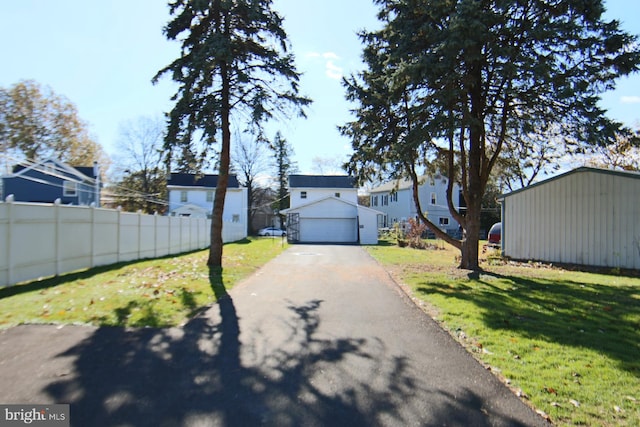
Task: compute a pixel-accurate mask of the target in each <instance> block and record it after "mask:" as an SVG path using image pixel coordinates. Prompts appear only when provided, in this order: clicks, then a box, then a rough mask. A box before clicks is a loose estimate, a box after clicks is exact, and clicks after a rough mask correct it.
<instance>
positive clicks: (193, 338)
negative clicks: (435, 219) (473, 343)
mask: <svg viewBox="0 0 640 427" xmlns="http://www.w3.org/2000/svg"><path fill="white" fill-rule="evenodd" d="M212 286H213V287H214V290H215V291H216V292H217V293H218V294H219V295H220V297H221V300H220V302H219V304H217V305H214V306H213V307H211V308H210V309H209V310H207V311H206V312H205V313H203V314H202V315H200V316H198V317H197V318H195V319H193V320H192V321H190V322H189V323H188V324H187V325H185V326H184V327H183V328H172V329H151V328H145V329H130V330H124V329H120V328H92V327H84V326H64V327H56V326H35V325H34V326H20V327H16V328H11V329H9V330H5V331H2V332H0V384H2V386H1V387H0V403H27V402H28V403H71V420H72V425H77V426H182V425H184V426H244V425H247V426H255V425H270V426H341V425H345V426H347V425H349V426H354V425H358V426H411V425H413V426H431V425H433V426H436V425H437V426H440V425H447V426H474V425H475V426H525V425H526V426H533V425H545V424H546V423H545V422H544V421H543V420H542V419H541V418H540V417H538V416H537V415H536V414H535V413H534V412H533V411H532V410H531V409H529V408H528V407H527V406H526V405H524V404H523V403H522V402H520V400H519V399H518V398H517V397H515V396H514V395H513V394H512V393H511V392H510V391H509V390H508V389H507V388H506V387H504V386H503V385H502V384H501V383H500V382H499V381H498V380H497V379H496V378H494V376H493V375H492V374H491V373H490V372H487V371H486V370H485V369H483V368H482V367H481V366H480V365H479V364H478V363H477V362H476V361H475V360H474V359H473V358H472V357H471V356H469V355H468V354H467V353H466V352H465V351H464V350H463V349H462V348H461V347H460V346H459V345H458V344H457V343H456V342H455V341H454V340H452V339H451V338H450V337H449V336H448V335H447V334H446V333H444V332H443V331H442V330H441V329H440V328H439V327H438V326H437V324H436V323H435V322H433V321H432V320H431V319H430V318H429V317H427V316H426V315H425V314H424V313H423V312H422V311H421V310H419V309H418V308H417V307H415V306H414V305H413V303H412V302H411V301H410V300H409V299H408V298H407V297H406V296H405V295H404V294H403V293H402V291H401V290H400V289H399V288H398V287H397V286H396V285H395V283H393V281H392V280H391V279H390V278H389V276H388V274H387V273H386V272H385V271H384V269H382V268H381V267H380V266H379V265H378V264H377V263H376V262H375V261H374V260H373V259H371V258H370V257H369V255H368V254H367V253H366V252H365V251H364V250H363V249H362V248H360V247H357V246H331V245H295V246H292V247H291V248H289V249H288V250H287V251H286V252H285V253H283V254H281V255H280V256H279V257H277V258H276V259H274V260H273V261H271V262H270V263H268V264H267V265H265V266H264V267H263V268H262V269H261V270H259V271H258V272H257V273H256V274H254V275H253V276H252V277H250V278H249V279H247V280H246V281H244V282H243V283H241V284H239V285H238V286H236V287H235V288H234V289H232V290H231V291H230V292H229V294H226V293H225V292H224V290H223V289H222V288H221V286H220V285H219V284H217V283H212Z"/></svg>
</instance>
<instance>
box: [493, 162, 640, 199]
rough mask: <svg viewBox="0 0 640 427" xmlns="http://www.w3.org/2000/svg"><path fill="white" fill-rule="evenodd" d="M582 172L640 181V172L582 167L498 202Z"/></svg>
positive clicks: (521, 190) (509, 194)
mask: <svg viewBox="0 0 640 427" xmlns="http://www.w3.org/2000/svg"><path fill="white" fill-rule="evenodd" d="M580 172H594V173H602V174H606V175H615V176H622V177H625V178H633V179H640V173H639V172H633V171H620V170H613V169H601V168H593V167H590V166H581V167H579V168H575V169H572V170H570V171H569V172H565V173H561V174H560V175H556V176H553V177H551V178H548V179H545V180H544V181H539V182H536V183H533V184H531V185H529V186H527V187H523V188H519V189H517V190H514V191H512V192H510V193H505V194H501V195H499V196H498V200H504V199H505V198H506V197H508V196H512V195H514V194H518V193H522V192H523V191H527V190H529V189H531V188H534V187H538V186H539V185H543V184H548V183H549V182H552V181H556V180H558V179H562V178H564V177H566V176H569V175H573V174H574V173H580Z"/></svg>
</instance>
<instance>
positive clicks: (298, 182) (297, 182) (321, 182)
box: [289, 175, 356, 188]
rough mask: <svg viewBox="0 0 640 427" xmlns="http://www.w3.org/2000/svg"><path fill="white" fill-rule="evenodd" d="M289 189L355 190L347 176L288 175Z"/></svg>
mask: <svg viewBox="0 0 640 427" xmlns="http://www.w3.org/2000/svg"><path fill="white" fill-rule="evenodd" d="M289 187H290V188H356V181H355V179H354V178H353V177H350V176H347V175H289Z"/></svg>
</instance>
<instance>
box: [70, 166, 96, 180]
mask: <svg viewBox="0 0 640 427" xmlns="http://www.w3.org/2000/svg"><path fill="white" fill-rule="evenodd" d="M71 167H72V168H75V170H77V171H78V172H80V173H81V174H83V175H86V176H88V177H89V178H94V174H93V166H71Z"/></svg>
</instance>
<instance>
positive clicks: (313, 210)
mask: <svg viewBox="0 0 640 427" xmlns="http://www.w3.org/2000/svg"><path fill="white" fill-rule="evenodd" d="M289 192H290V207H289V209H285V210H284V211H282V213H284V214H286V215H287V238H288V239H289V241H291V242H301V243H303V242H314V243H325V242H327V243H360V244H376V243H378V225H379V224H378V221H379V219H381V217H382V214H381V212H378V211H376V210H374V209H370V208H367V207H365V206H360V205H358V190H357V188H356V187H355V182H354V180H353V179H352V178H351V177H349V176H342V175H290V176H289Z"/></svg>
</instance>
